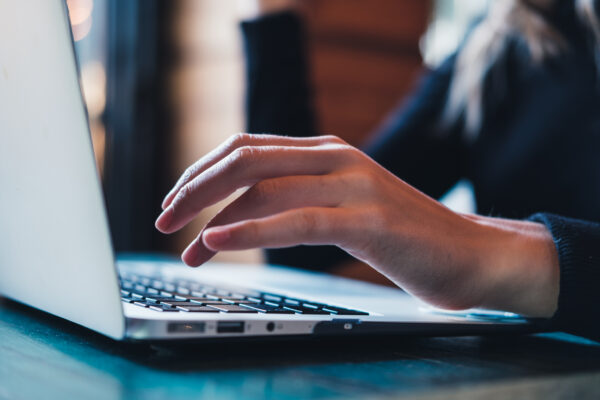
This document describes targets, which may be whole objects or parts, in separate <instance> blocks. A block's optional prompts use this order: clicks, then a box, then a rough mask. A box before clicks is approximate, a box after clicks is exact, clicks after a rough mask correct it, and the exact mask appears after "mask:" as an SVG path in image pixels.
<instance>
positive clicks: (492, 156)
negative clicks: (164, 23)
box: [242, 12, 600, 339]
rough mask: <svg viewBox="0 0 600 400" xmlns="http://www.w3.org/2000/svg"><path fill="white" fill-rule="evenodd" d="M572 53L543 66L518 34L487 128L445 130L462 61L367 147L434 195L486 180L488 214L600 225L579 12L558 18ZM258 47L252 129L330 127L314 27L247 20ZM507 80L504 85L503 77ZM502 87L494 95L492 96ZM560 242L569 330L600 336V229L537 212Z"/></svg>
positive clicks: (595, 143) (325, 260)
mask: <svg viewBox="0 0 600 400" xmlns="http://www.w3.org/2000/svg"><path fill="white" fill-rule="evenodd" d="M554 22H555V24H556V26H557V27H558V28H559V29H560V30H561V32H562V33H563V35H564V36H565V37H566V38H567V40H568V42H569V43H570V46H571V47H570V51H569V52H568V53H566V54H564V55H563V56H561V57H559V58H556V59H553V60H552V62H549V63H545V64H534V63H532V62H531V61H530V59H529V54H528V51H527V48H526V46H525V45H524V43H523V42H522V41H521V40H519V39H517V38H514V39H512V40H511V42H510V44H509V46H508V50H507V52H506V53H505V55H504V56H503V57H502V59H501V60H500V63H499V64H498V65H503V66H504V68H502V69H500V68H499V69H498V70H497V71H495V70H493V69H492V71H491V72H490V74H489V76H488V79H487V80H486V86H485V88H486V94H487V97H486V99H487V100H486V102H485V104H484V108H483V110H484V121H483V125H482V129H481V132H480V133H479V135H478V136H477V139H476V140H474V141H468V140H465V139H464V135H463V134H462V129H461V128H462V127H461V123H460V122H459V123H457V124H456V125H455V126H453V127H449V128H447V129H441V128H440V123H439V120H440V114H441V112H442V108H443V106H444V103H445V100H446V94H447V92H448V87H449V84H450V79H451V76H452V73H453V68H454V56H452V57H450V58H449V59H448V60H446V62H444V63H443V64H442V65H441V66H440V67H439V68H437V69H436V70H434V71H429V72H428V73H426V74H425V76H424V78H423V79H422V81H421V83H420V85H419V86H418V88H417V89H416V91H415V92H414V94H413V95H412V96H411V98H410V99H409V100H408V101H405V102H404V103H403V104H402V105H401V107H399V108H398V110H396V111H394V112H393V113H392V114H391V116H390V117H389V118H388V119H387V121H386V122H385V123H384V124H383V126H382V128H381V129H380V131H379V132H378V133H377V134H376V135H375V138H376V139H375V140H373V141H372V142H371V143H370V144H368V145H367V146H366V148H365V150H366V151H367V152H368V153H369V154H370V155H371V156H372V157H373V158H374V159H375V160H376V161H377V162H379V163H380V164H382V165H383V166H384V167H385V168H387V169H388V170H390V171H392V172H393V173H395V174H396V175H397V176H398V177H400V178H402V179H403V180H405V181H406V182H408V183H410V184H411V185H413V186H415V187H417V188H418V189H420V190H422V191H424V192H425V193H427V194H429V195H430V196H432V197H435V198H438V197H440V196H442V195H443V194H444V193H445V192H446V191H447V190H448V189H449V188H451V187H452V186H453V185H454V184H455V183H456V182H457V181H458V180H459V179H462V178H467V179H469V180H470V181H471V182H472V184H473V187H474V192H475V197H476V200H477V211H478V212H479V213H481V214H488V215H495V216H502V217H511V218H527V217H528V216H529V215H531V214H532V213H535V212H551V213H555V214H560V215H564V216H569V217H571V218H577V219H581V220H587V221H596V222H598V221H600V207H598V205H600V183H599V182H600V158H598V157H597V156H596V155H597V154H598V149H599V148H600V113H599V112H597V111H596V110H598V107H599V106H600V94H599V91H598V82H597V70H596V68H595V64H594V60H593V57H592V52H590V51H589V48H588V45H587V42H586V36H585V34H584V32H582V31H581V30H580V29H579V28H578V26H577V24H576V23H575V18H574V14H573V13H568V12H566V13H562V14H560V15H559V16H557V17H556V18H555V21H554ZM242 28H243V32H244V39H245V48H246V54H247V72H248V92H247V96H248V97H247V111H248V115H247V121H248V131H249V132H255V133H261V132H276V133H277V132H278V133H283V134H290V135H297V136H311V135H315V134H318V132H317V129H316V126H315V116H314V113H313V112H312V109H311V98H310V85H309V83H308V82H309V80H308V74H307V67H306V65H307V60H306V56H305V52H304V48H303V46H304V41H303V30H302V25H301V23H300V21H299V19H298V18H297V17H295V16H294V15H293V14H286V13H284V14H278V15H273V16H269V17H265V18H262V19H259V20H257V21H253V22H247V23H244V24H243V26H242ZM499 81H501V82H503V84H502V85H496V84H495V82H499ZM490 94H492V95H490ZM532 219H533V220H535V221H539V222H542V223H544V224H546V226H547V227H548V228H549V230H550V231H551V232H552V235H553V237H554V239H555V242H556V246H557V249H558V254H559V260H560V268H561V283H560V298H559V303H560V304H559V310H558V312H557V314H556V316H555V318H554V322H555V323H556V324H557V327H559V328H560V329H564V330H568V331H571V332H576V333H579V334H583V335H587V336H589V337H594V338H597V339H598V338H600V311H599V310H597V309H596V307H594V305H596V304H600V291H598V290H595V289H594V288H595V287H596V286H597V285H599V284H600V224H597V223H594V222H583V221H577V220H574V219H568V218H565V217H559V216H556V215H553V214H545V213H542V214H536V215H535V216H533V217H532ZM267 255H268V259H269V262H271V263H277V264H286V265H294V266H300V267H304V268H312V269H326V268H328V267H330V266H331V265H334V264H335V263H337V262H339V261H341V260H343V259H345V258H348V257H349V256H348V255H347V254H346V253H344V252H343V251H341V250H340V249H337V248H335V247H329V246H319V247H307V246H299V247H295V248H290V249H278V250H269V251H268V253H267Z"/></svg>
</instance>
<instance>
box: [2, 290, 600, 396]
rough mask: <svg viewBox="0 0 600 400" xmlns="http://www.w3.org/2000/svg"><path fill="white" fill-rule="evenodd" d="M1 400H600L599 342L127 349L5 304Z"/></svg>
mask: <svg viewBox="0 0 600 400" xmlns="http://www.w3.org/2000/svg"><path fill="white" fill-rule="evenodd" d="M0 398H1V399H4V398H6V399H21V398H23V399H28V398H36V399H52V398H59V399H96V398H98V399H135V398H149V399H154V398H156V399H265V398H266V399H303V398H318V399H328V398H344V399H354V398H411V399H412V398H422V399H446V398H457V399H472V398H473V399H474V398H478V399H479V398H485V399H486V400H492V399H501V398H543V399H552V398H572V399H586V398H590V399H598V398H600V344H598V343H596V342H591V341H587V340H585V339H581V338H578V337H574V336H570V335H566V334H561V333H554V334H538V335H514V336H494V337H454V338H422V337H421V338H418V337H386V338H383V337H379V338H362V339H353V340H339V339H337V340H312V341H294V342H276V343H273V342H258V343H209V344H206V343H205V344H186V345H184V346H177V347H173V346H170V347H164V346H155V345H148V344H131V343H118V342H115V341H113V340H111V339H107V338H105V337H102V336H100V335H98V334H95V333H92V332H90V331H88V330H86V329H84V328H82V327H79V326H77V325H75V324H72V323H70V322H67V321H64V320H61V319H58V318H56V317H52V316H49V315H47V314H45V313H42V312H39V311H36V310H33V309H31V308H28V307H25V306H22V305H19V304H17V303H14V302H11V301H8V300H2V299H0Z"/></svg>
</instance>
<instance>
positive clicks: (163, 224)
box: [154, 207, 173, 232]
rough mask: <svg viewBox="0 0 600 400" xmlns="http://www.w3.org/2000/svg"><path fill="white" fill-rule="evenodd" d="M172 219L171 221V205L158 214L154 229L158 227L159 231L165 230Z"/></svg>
mask: <svg viewBox="0 0 600 400" xmlns="http://www.w3.org/2000/svg"><path fill="white" fill-rule="evenodd" d="M172 221H173V207H169V208H167V209H166V210H165V211H163V213H162V214H160V215H159V216H158V218H157V219H156V223H155V224H154V226H156V229H158V230H159V231H161V232H164V231H165V230H167V229H168V228H169V226H170V225H171V222H172Z"/></svg>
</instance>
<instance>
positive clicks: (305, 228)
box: [298, 212, 322, 236]
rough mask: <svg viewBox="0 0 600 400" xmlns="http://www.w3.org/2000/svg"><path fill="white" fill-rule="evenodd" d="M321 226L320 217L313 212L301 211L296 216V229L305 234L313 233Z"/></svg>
mask: <svg viewBox="0 0 600 400" xmlns="http://www.w3.org/2000/svg"><path fill="white" fill-rule="evenodd" d="M321 228H322V223H321V218H319V216H318V215H317V214H316V213H313V212H303V213H300V214H299V216H298V230H299V231H300V232H302V233H304V234H305V235H307V236H310V235H313V234H315V233H317V232H319V230H320V229H321Z"/></svg>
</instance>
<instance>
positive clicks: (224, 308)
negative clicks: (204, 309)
mask: <svg viewBox="0 0 600 400" xmlns="http://www.w3.org/2000/svg"><path fill="white" fill-rule="evenodd" d="M208 307H211V308H214V309H216V310H219V311H221V312H226V313H256V312H258V311H256V310H252V309H250V308H247V307H242V306H236V305H235V304H225V305H213V304H210V305H208Z"/></svg>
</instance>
